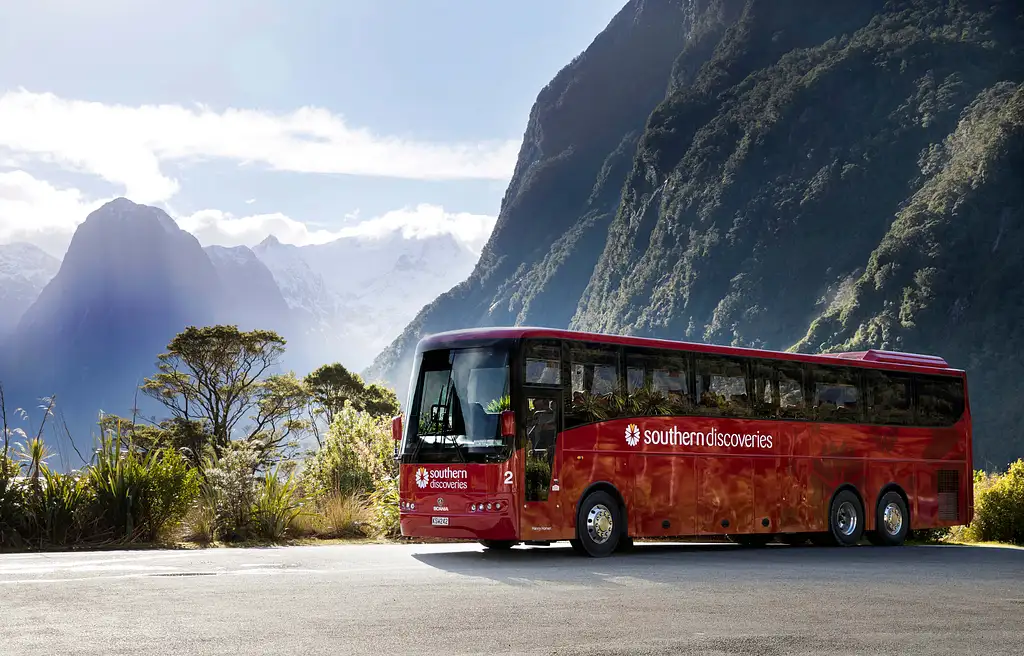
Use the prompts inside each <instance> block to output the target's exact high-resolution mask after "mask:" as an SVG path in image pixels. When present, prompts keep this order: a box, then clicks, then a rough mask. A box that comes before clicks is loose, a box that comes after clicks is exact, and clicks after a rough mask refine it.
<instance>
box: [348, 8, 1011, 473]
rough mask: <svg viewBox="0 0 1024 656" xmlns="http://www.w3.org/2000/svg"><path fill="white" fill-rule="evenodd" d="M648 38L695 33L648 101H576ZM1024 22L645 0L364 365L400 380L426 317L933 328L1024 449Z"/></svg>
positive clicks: (1003, 14) (806, 336)
mask: <svg viewBox="0 0 1024 656" xmlns="http://www.w3.org/2000/svg"><path fill="white" fill-rule="evenodd" d="M645 17H646V19H645ZM649 24H656V25H657V26H658V29H656V30H655V29H653V28H646V27H645V26H648V25H649ZM669 25H671V28H670V27H669ZM631 38H632V39H635V40H634V41H631ZM638 41H642V42H643V43H645V44H646V46H645V47H646V49H647V52H650V51H652V50H657V49H658V48H660V49H661V50H659V52H663V53H668V52H672V51H674V52H675V53H676V54H675V55H673V56H672V59H673V61H672V65H671V66H662V67H660V68H657V71H655V68H656V67H654V66H652V65H651V64H650V63H643V64H640V63H637V65H638V66H643V67H644V68H645V70H646V71H647V75H646V76H645V77H644V78H643V80H642V83H643V84H644V85H645V87H644V91H643V93H639V92H635V93H634V94H633V96H634V97H635V98H639V97H640V96H643V97H644V98H647V99H649V98H655V97H656V98H657V101H656V102H655V103H653V104H652V105H650V109H649V110H648V109H646V107H645V106H644V105H643V103H641V102H639V100H637V102H636V103H635V106H634V107H633V111H632V113H628V114H626V113H624V114H623V115H621V116H612V115H610V114H608V113H606V112H604V111H603V110H602V109H601V107H602V105H601V103H600V102H595V101H592V102H591V103H589V104H587V105H585V106H578V105H577V106H575V107H574V106H572V105H571V104H570V103H569V101H568V99H569V98H571V97H572V94H573V92H574V91H575V90H577V89H579V88H580V86H581V85H582V84H583V83H582V81H583V80H588V81H590V83H591V84H593V85H594V88H598V87H600V88H602V89H604V90H605V93H607V94H609V95H614V96H619V95H620V94H621V92H622V90H621V86H620V85H622V84H623V81H622V67H624V66H627V64H626V63H624V62H637V60H639V59H642V58H643V57H646V56H648V55H647V54H646V53H645V52H642V51H643V50H644V48H640V49H638V45H637V42H638ZM1022 45H1024V6H1022V5H1021V4H1020V3H1017V2H1013V1H1010V0H1004V1H1001V2H973V1H967V0H952V1H946V0H943V1H938V0H929V1H925V0H919V1H902V2H899V1H888V2H883V1H881V0H879V1H871V2H864V1H852V0H850V1H842V2H834V3H819V2H810V1H809V0H784V1H778V2H766V1H760V0H745V1H744V0H721V1H706V2H683V1H682V0H679V1H678V2H673V1H671V0H649V1H647V2H630V3H628V4H627V5H626V6H625V7H624V9H623V10H622V12H620V14H619V15H618V16H616V18H615V19H614V20H613V21H612V22H611V24H610V25H609V26H608V28H607V29H606V30H605V31H604V32H603V33H602V34H601V35H600V36H599V37H598V38H597V39H596V40H595V41H594V44H593V45H592V46H591V48H590V49H588V51H587V52H586V53H584V54H583V55H582V56H581V57H580V58H578V59H577V60H576V61H574V62H573V63H572V64H570V66H569V67H567V68H566V69H565V70H563V71H562V72H561V73H560V74H559V75H558V76H556V78H555V80H553V81H552V83H551V84H550V85H549V86H548V87H547V88H546V89H545V90H544V91H543V92H542V93H541V94H540V96H539V97H538V101H537V104H536V105H535V108H534V110H533V112H532V113H531V117H530V122H529V124H528V127H527V130H526V135H525V138H524V144H523V149H522V151H521V154H520V162H519V165H518V166H517V169H516V175H515V177H513V179H512V182H511V184H510V186H509V190H508V192H507V193H506V196H505V199H504V202H503V206H502V211H501V216H500V217H499V220H498V224H497V227H496V228H495V232H494V235H493V236H492V238H491V240H490V242H489V243H488V246H487V248H486V249H485V252H484V254H483V256H482V258H481V263H480V264H479V265H478V267H477V269H476V271H475V272H474V273H473V275H472V276H470V278H469V279H468V280H467V281H466V282H464V283H462V284H461V285H460V286H458V287H456V288H455V289H453V290H452V291H451V292H449V293H448V294H446V295H442V296H441V297H440V298H439V299H438V300H437V301H436V302H435V303H434V304H432V305H430V306H428V307H427V308H424V310H423V311H422V312H421V313H420V315H419V316H418V317H417V319H416V321H414V322H413V323H412V324H411V325H410V326H409V328H407V330H406V331H405V333H404V334H403V335H402V337H400V338H399V339H398V340H396V342H395V343H393V344H392V345H391V347H389V349H387V350H386V351H385V352H384V353H382V354H381V356H380V357H379V358H378V359H377V361H376V362H375V365H374V367H373V368H371V370H370V371H368V372H367V374H368V375H369V376H370V377H377V378H383V379H385V380H388V381H389V382H391V383H392V384H394V385H396V386H398V387H400V388H401V387H402V386H404V384H406V383H407V378H408V366H409V356H410V355H411V352H412V350H413V348H414V347H415V343H416V341H417V340H418V339H419V338H420V337H421V336H423V335H425V334H427V333H430V332H437V331H440V330H446V329H452V328H456V327H464V326H467V325H491V324H503V323H515V324H520V325H524V324H532V325H551V326H559V327H565V326H569V327H572V328H577V329H583V330H593V331H602V332H619V333H627V334H637V335H650V336H656V337H666V338H671V339H685V340H693V341H704V342H712V343H721V344H734V345H743V346H758V347H765V348H774V349H789V348H794V349H799V350H805V351H819V350H846V349H853V348H857V349H860V348H866V347H876V348H892V349H900V350H915V351H924V352H930V353H937V354H939V355H942V356H943V357H945V358H946V359H947V360H949V362H950V363H951V364H952V365H953V366H956V367H962V368H965V369H967V371H968V375H969V381H970V384H971V397H972V401H971V403H972V410H973V411H974V416H975V422H976V425H975V435H976V437H975V456H976V458H977V462H978V464H979V465H991V466H999V467H1001V466H1003V465H1004V464H1005V462H1006V461H1007V460H1009V459H1011V458H1012V457H1014V456H1017V455H1020V454H1022V453H1024V437H1022V435H1024V430H1022V429H1024V426H1022V421H1024V411H1009V412H1008V411H1006V410H1004V406H1005V405H1006V404H1007V403H1008V402H1009V400H1010V399H1011V398H1012V397H1013V396H1014V395H1015V394H1016V393H1017V390H1019V385H1020V384H1019V381H1020V380H1021V379H1022V375H1024V362H1021V359H1020V357H1019V353H1020V349H1019V348H1018V347H1017V345H1018V344H1019V343H1020V337H1019V336H1018V334H1019V333H1018V329H1016V328H1015V326H1016V325H1018V323H1017V321H1016V319H1017V317H1018V315H1019V311H1018V309H1017V308H1019V307H1020V305H1021V303H1022V299H1024V294H1022V292H1021V291H1020V290H1019V287H1018V285H1017V284H1016V281H1017V280H1019V279H1020V273H1021V272H1020V264H1019V252H1020V251H1018V250H1017V248H1016V246H1017V243H1018V239H1019V236H1018V235H1019V234H1020V233H1019V231H1020V229H1021V226H1022V224H1024V223H1022V222H1024V197H1022V191H1021V190H1022V188H1024V183H1022V182H1021V181H1022V180H1024V162H1022V160H1021V152H1022V150H1024V149H1022V145H1024V144H1022V142H1021V132H1020V118H1019V103H1020V100H1019V97H1020V90H1021V83H1022V82H1024V57H1022V51H1021V49H1022ZM607 49H614V50H616V52H617V55H614V56H609V55H607V53H606V50H607ZM598 53H600V54H602V55H603V56H602V57H598V56H597V54H598ZM612 61H613V62H615V64H614V65H612V64H610V63H609V62H612ZM660 61H661V60H659V62H660ZM655 72H657V73H659V74H660V76H658V75H655ZM631 82H633V83H635V84H637V85H640V84H641V80H640V79H635V80H631ZM553 92H555V93H557V95H558V96H559V97H564V98H566V99H567V100H565V101H564V102H563V101H559V103H556V104H555V106H556V107H558V108H559V109H560V110H561V111H566V112H567V111H569V110H570V109H571V110H572V111H575V112H577V115H576V120H569V119H567V118H566V117H565V116H563V115H558V114H557V113H553V112H550V111H549V110H548V108H549V107H550V106H551V101H550V100H549V98H550V97H551V96H552V94H553ZM639 115H642V118H638V116H639ZM556 117H557V118H556ZM597 121H601V122H602V124H603V126H604V127H603V128H602V129H601V130H597V129H596V128H594V127H593V125H594V124H595V123H596V122H597ZM580 126H590V128H591V129H592V130H594V133H595V134H600V135H602V136H604V137H605V140H604V141H599V140H595V141H594V142H590V141H588V143H593V144H594V145H593V146H592V147H591V148H589V150H586V153H587V157H585V158H584V157H583V156H582V154H583V153H584V149H583V148H582V147H581V148H575V149H573V150H572V153H571V155H561V154H560V155H559V156H551V155H549V153H552V152H553V151H551V150H543V149H542V147H541V145H540V144H543V143H557V142H558V141H559V139H566V138H568V137H569V136H570V135H573V136H576V137H577V138H580V137H582V136H585V135H582V134H581V133H580V132H579V130H580ZM562 133H564V135H566V136H564V137H563V136H562ZM538 135H543V138H544V140H546V141H542V140H541V139H539V138H538ZM598 141H599V143H600V147H598V145H597V142H598ZM580 189H588V190H589V192H588V194H587V196H586V200H585V201H582V202H581V201H580V200H579V199H580V198H582V193H579V192H578V191H577V190H580ZM574 194H575V195H574ZM527 239H528V240H529V241H528V247H527V244H524V243H523V241H524V240H527Z"/></svg>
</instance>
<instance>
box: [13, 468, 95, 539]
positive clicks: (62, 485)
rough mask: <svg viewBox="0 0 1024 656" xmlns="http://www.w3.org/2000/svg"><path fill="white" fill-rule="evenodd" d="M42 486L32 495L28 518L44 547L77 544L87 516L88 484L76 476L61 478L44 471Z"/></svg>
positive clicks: (63, 475)
mask: <svg viewBox="0 0 1024 656" xmlns="http://www.w3.org/2000/svg"><path fill="white" fill-rule="evenodd" d="M42 478H43V485H42V486H41V487H42V489H40V490H39V492H38V493H32V494H29V495H28V497H27V501H28V504H27V505H28V513H27V514H28V516H29V517H30V518H31V521H32V524H33V525H34V526H33V527H34V528H35V531H34V533H35V537H36V538H37V539H38V540H39V542H41V543H46V544H55V545H63V544H67V543H68V541H69V538H70V540H71V541H74V540H77V539H78V538H79V537H80V534H81V531H82V519H83V517H84V516H85V515H86V513H87V507H88V503H89V500H90V499H89V491H88V487H87V485H86V480H85V479H82V478H80V477H79V476H78V475H77V474H76V473H70V474H61V473H58V472H55V471H51V470H50V469H49V468H48V467H46V466H43V467H42Z"/></svg>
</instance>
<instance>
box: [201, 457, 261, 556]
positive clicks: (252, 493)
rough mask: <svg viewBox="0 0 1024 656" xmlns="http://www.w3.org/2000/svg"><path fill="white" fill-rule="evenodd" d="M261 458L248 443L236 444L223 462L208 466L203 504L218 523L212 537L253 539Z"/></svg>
mask: <svg viewBox="0 0 1024 656" xmlns="http://www.w3.org/2000/svg"><path fill="white" fill-rule="evenodd" d="M259 462H260V457H259V452H258V451H257V449H256V447H255V446H254V445H252V444H250V443H248V442H232V443H230V444H229V445H228V446H227V447H226V448H225V449H224V450H223V452H222V455H221V456H220V457H219V458H212V459H210V461H209V462H208V463H207V464H206V467H205V472H206V486H205V487H204V490H203V495H202V503H204V504H205V505H206V512H207V513H209V514H212V515H213V517H214V518H215V519H214V525H213V531H212V537H213V538H220V539H226V540H243V539H246V538H248V537H250V534H251V532H252V522H253V507H254V506H255V504H256V495H257V483H256V478H255V474H256V470H257V469H258V467H259Z"/></svg>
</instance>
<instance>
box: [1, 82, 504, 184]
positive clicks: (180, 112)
mask: <svg viewBox="0 0 1024 656" xmlns="http://www.w3.org/2000/svg"><path fill="white" fill-rule="evenodd" d="M518 148H519V144H518V143H517V142H514V141H492V142H482V143H455V144H446V143H430V142H423V141H413V140H408V139H402V138H397V137H388V136H381V135H375V134H373V133H371V132H369V131H367V130H364V129H359V128H353V127H349V126H348V125H346V124H345V122H344V120H343V119H342V117H341V116H338V115H336V114H332V113H330V112H329V111H327V110H325V109H320V108H316V107H303V108H300V109H297V110H295V111H293V112H290V113H287V114H274V113H270V112H263V111H257V110H249V109H230V108H229V109H225V110H222V111H216V110H213V109H211V108H209V107H206V106H202V105H197V106H195V107H191V108H189V107H183V106H181V105H143V106H139V107H130V106H126V105H108V104H103V103H98V102H90V101H85V100H69V99H65V98H60V97H58V96H56V95H54V94H52V93H33V92H30V91H26V90H24V89H20V90H18V91H9V92H6V93H4V94H3V95H2V96H0V149H4V150H6V151H8V153H13V154H15V155H21V156H26V155H27V156H30V157H35V158H38V159H40V160H43V161H47V162H51V163H55V164H58V165H60V166H63V167H66V168H71V169H73V170H76V171H80V172H85V173H91V174H93V175H97V176H99V177H101V178H103V179H104V180H107V181H108V182H111V183H114V184H117V185H123V186H124V188H125V190H126V194H125V195H126V196H127V197H128V198H131V199H132V200H134V201H136V202H140V203H157V202H162V201H166V200H168V199H169V198H171V197H172V196H174V194H175V193H177V191H178V189H179V185H178V181H177V180H175V179H172V178H170V177H168V176H167V175H165V174H164V172H163V171H162V170H161V164H162V163H163V162H168V161H181V160H194V159H224V160H230V161H235V162H238V163H239V164H258V165H263V166H267V167H269V168H271V169H276V170H281V171H294V172H301V173H345V174H352V175H367V176H384V177H396V178H410V179H421V180H450V179H468V178H482V179H494V180H507V179H508V178H510V177H511V175H512V171H513V168H514V166H515V161H516V156H517V152H518ZM0 155H3V153H2V152H0Z"/></svg>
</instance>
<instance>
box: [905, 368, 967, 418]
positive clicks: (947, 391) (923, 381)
mask: <svg viewBox="0 0 1024 656" xmlns="http://www.w3.org/2000/svg"><path fill="white" fill-rule="evenodd" d="M966 405H967V404H966V402H965V400H964V384H963V381H962V380H961V379H960V378H952V377H946V376H923V375H922V376H918V377H917V423H918V424H920V425H922V426H952V425H953V424H955V423H956V422H958V421H960V417H961V416H962V415H963V414H964V407H965V406H966Z"/></svg>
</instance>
